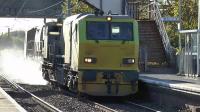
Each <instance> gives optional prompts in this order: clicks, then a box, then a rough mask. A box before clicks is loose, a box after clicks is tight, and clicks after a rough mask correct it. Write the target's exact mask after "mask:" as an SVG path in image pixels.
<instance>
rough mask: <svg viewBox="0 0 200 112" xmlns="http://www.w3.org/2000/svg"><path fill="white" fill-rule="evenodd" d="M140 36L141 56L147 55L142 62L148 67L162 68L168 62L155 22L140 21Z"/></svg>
mask: <svg viewBox="0 0 200 112" xmlns="http://www.w3.org/2000/svg"><path fill="white" fill-rule="evenodd" d="M138 24H139V36H140V55H147V56H146V62H144V60H145V59H144V58H145V57H142V58H141V59H140V61H141V62H143V63H146V64H147V65H148V66H161V65H162V64H164V63H166V62H167V58H166V55H165V49H164V46H163V42H162V38H161V37H160V33H159V30H158V28H157V25H156V23H155V21H138Z"/></svg>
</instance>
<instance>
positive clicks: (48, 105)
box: [0, 75, 62, 112]
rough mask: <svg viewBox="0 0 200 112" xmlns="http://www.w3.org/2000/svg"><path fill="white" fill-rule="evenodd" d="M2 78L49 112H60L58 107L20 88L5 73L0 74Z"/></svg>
mask: <svg viewBox="0 0 200 112" xmlns="http://www.w3.org/2000/svg"><path fill="white" fill-rule="evenodd" d="M0 76H1V77H2V78H3V79H5V80H6V81H7V82H8V83H10V84H11V85H13V86H14V88H15V89H18V90H21V91H23V92H25V93H27V94H29V95H30V96H31V97H32V99H33V100H34V101H36V102H38V103H39V104H40V105H41V106H43V107H44V108H46V109H48V110H50V111H51V112H62V111H61V110H59V109H58V108H56V107H54V106H52V105H51V104H49V103H47V102H45V101H44V100H42V99H40V98H39V97H37V96H35V95H34V94H32V93H31V92H29V91H27V90H26V89H24V88H22V87H21V86H20V85H18V84H17V83H15V82H13V81H10V80H9V79H7V78H6V76H5V75H0Z"/></svg>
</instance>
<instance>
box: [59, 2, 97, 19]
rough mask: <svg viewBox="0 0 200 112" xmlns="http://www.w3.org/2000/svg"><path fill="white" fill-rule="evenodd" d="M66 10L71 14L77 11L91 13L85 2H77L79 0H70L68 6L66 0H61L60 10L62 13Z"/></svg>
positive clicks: (65, 12) (65, 13)
mask: <svg viewBox="0 0 200 112" xmlns="http://www.w3.org/2000/svg"><path fill="white" fill-rule="evenodd" d="M68 10H71V12H72V15H73V14H78V13H93V10H92V9H91V8H90V7H88V6H87V5H86V4H84V3H82V2H79V0H71V4H70V7H69V6H68V0H63V4H62V11H63V14H64V15H67V13H68Z"/></svg>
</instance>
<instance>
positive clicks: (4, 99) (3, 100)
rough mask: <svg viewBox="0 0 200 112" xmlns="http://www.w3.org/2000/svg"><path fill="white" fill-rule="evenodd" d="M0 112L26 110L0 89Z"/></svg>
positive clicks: (23, 111)
mask: <svg viewBox="0 0 200 112" xmlns="http://www.w3.org/2000/svg"><path fill="white" fill-rule="evenodd" d="M0 112H26V110H25V109H24V108H22V107H21V106H20V105H19V104H18V103H17V102H16V101H15V100H14V99H13V98H11V97H10V96H9V95H8V94H7V93H6V92H5V91H4V90H3V89H2V88H0Z"/></svg>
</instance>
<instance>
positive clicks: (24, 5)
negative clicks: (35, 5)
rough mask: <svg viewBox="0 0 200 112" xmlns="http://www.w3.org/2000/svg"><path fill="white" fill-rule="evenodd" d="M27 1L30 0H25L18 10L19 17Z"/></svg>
mask: <svg viewBox="0 0 200 112" xmlns="http://www.w3.org/2000/svg"><path fill="white" fill-rule="evenodd" d="M27 1H28V0H25V1H24V3H23V4H22V6H21V7H20V9H19V11H18V12H17V14H16V17H17V16H18V15H19V13H20V12H21V11H22V9H23V8H24V6H25V4H26V2H27Z"/></svg>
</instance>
